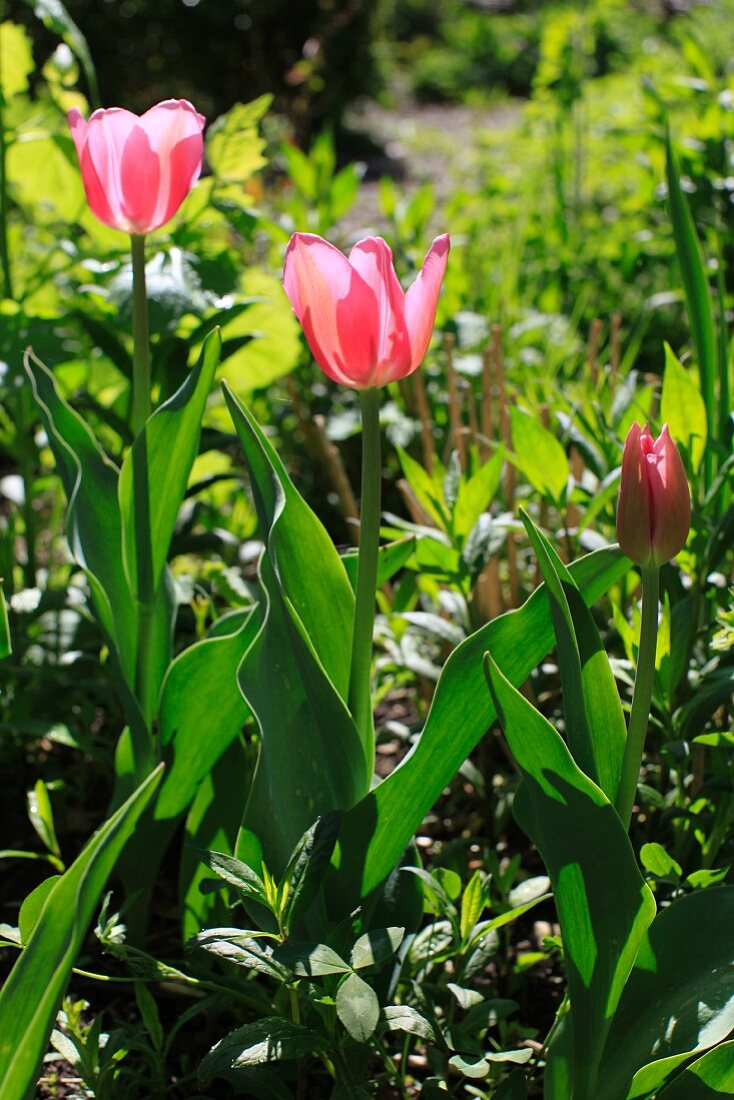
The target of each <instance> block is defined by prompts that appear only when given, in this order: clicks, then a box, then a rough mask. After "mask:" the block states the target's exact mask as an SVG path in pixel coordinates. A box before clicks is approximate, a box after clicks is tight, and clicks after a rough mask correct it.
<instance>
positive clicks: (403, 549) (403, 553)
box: [342, 535, 416, 592]
mask: <svg viewBox="0 0 734 1100" xmlns="http://www.w3.org/2000/svg"><path fill="white" fill-rule="evenodd" d="M415 546H416V539H415V538H414V537H413V536H412V535H411V536H409V537H408V538H405V539H399V540H398V541H397V542H388V543H386V545H384V546H381V547H380V549H379V550H378V551H377V587H378V588H382V586H383V584H387V582H388V581H390V580H392V578H393V577H394V576H395V574H396V573H397V572H399V570H401V569H402V568H403V566H404V565H405V563H406V562H408V561H410V559H411V557H412V555H413V552H414V550H415ZM342 564H343V565H344V568H345V569H346V571H347V576H348V577H349V584H350V587H351V589H352V592H354V591H356V588H357V567H358V565H359V551H357V550H348V551H347V553H346V554H344V555H343V556H342Z"/></svg>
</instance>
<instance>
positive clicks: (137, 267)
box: [130, 233, 150, 436]
mask: <svg viewBox="0 0 734 1100" xmlns="http://www.w3.org/2000/svg"><path fill="white" fill-rule="evenodd" d="M130 240H131V242H132V253H133V401H132V429H133V435H134V436H137V435H139V434H140V432H141V431H142V429H143V425H144V424H145V422H146V420H147V419H148V417H149V416H150V338H149V335H148V295H147V292H146V289H145V236H144V235H143V234H141V233H133V234H132V236H131V238H130Z"/></svg>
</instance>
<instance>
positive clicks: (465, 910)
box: [459, 870, 488, 940]
mask: <svg viewBox="0 0 734 1100" xmlns="http://www.w3.org/2000/svg"><path fill="white" fill-rule="evenodd" d="M487 900H488V890H487V880H486V876H485V875H484V874H483V873H482V872H481V871H480V870H476V871H475V872H474V874H473V875H472V877H471V878H470V879H469V881H468V882H467V884H466V888H465V890H464V893H463V894H462V896H461V923H460V926H459V930H460V932H461V938H462V939H463V940H465V939H466V937H467V936H468V935H469V933H470V932H471V930H472V929H473V927H474V925H475V924H476V923H477V921H478V920H479V918H480V917H481V915H482V913H483V912H484V910H485V909H486V907H487Z"/></svg>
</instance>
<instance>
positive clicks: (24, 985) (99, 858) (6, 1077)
mask: <svg viewBox="0 0 734 1100" xmlns="http://www.w3.org/2000/svg"><path fill="white" fill-rule="evenodd" d="M160 778H161V769H160V768H158V769H157V770H156V771H155V772H153V773H152V774H151V775H150V776H149V777H148V779H146V780H145V782H144V783H143V784H141V786H140V787H139V788H138V790H137V791H136V792H135V794H134V795H133V796H132V797H131V798H130V799H129V800H128V801H127V802H126V803H125V804H124V805H123V806H121V807H120V809H119V810H118V811H117V812H116V813H115V814H114V815H113V816H112V817H111V818H109V820H108V821H106V822H105V824H104V825H103V826H102V828H101V829H100V830H99V831H98V832H97V833H95V835H94V836H93V837H92V839H91V840H90V841H89V843H88V844H87V845H86V847H85V848H84V850H83V851H82V852H81V854H80V855H79V856H78V857H77V858H76V859H75V860H74V862H73V863H72V865H71V867H70V868H69V870H68V871H67V872H66V873H65V874H64V875H62V877H61V878H60V879H59V880H58V882H56V884H55V885H54V887H53V889H52V890H51V891H50V892H49V894H48V897H47V899H46V902H45V904H44V906H43V909H42V910H41V913H40V916H39V917H38V920H37V922H36V924H35V927H34V929H33V932H32V933H31V936H30V939H29V941H28V944H27V945H26V947H25V948H24V949H23V952H22V954H21V955H20V958H19V959H18V960H17V962H16V964H15V966H14V967H13V969H12V970H11V972H10V975H9V976H8V979H7V981H6V982H5V984H4V986H3V988H2V991H0V1095H2V1097H3V1100H25V1097H27V1095H28V1091H29V1090H30V1089H31V1087H32V1086H33V1084H34V1082H35V1077H36V1073H37V1071H38V1067H39V1065H40V1063H41V1059H42V1057H43V1054H44V1052H45V1050H46V1044H47V1042H48V1037H49V1034H50V1032H51V1028H52V1027H53V1024H54V1020H55V1018H56V1012H57V1011H58V1007H59V1004H60V1003H61V998H62V996H63V993H64V990H65V988H66V983H67V981H68V978H69V974H70V973H71V968H72V966H73V965H74V960H75V959H76V956H77V954H78V952H79V949H80V947H81V945H82V942H83V940H84V936H85V934H86V931H87V928H88V926H89V922H90V921H91V919H92V916H93V915H94V910H95V907H96V905H97V903H98V901H99V897H100V894H101V893H102V890H103V888H104V884H105V882H106V881H107V878H108V876H109V874H110V872H111V871H112V869H113V867H114V865H115V862H116V860H117V857H118V855H119V853H120V851H121V850H122V847H123V845H124V844H125V842H126V840H127V839H128V837H130V836H131V834H132V832H133V830H134V829H135V825H136V823H137V821H138V818H139V817H140V815H141V813H142V812H143V810H144V809H145V807H146V806H147V805H148V803H149V802H150V799H151V798H152V796H153V794H154V792H155V790H156V787H157V786H158V783H159V781H160Z"/></svg>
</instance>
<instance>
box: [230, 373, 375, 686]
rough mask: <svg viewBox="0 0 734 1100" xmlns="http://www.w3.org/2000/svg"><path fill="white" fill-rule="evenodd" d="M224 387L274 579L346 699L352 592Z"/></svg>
mask: <svg viewBox="0 0 734 1100" xmlns="http://www.w3.org/2000/svg"><path fill="white" fill-rule="evenodd" d="M223 390H224V396H225V398H226V401H227V406H228V408H229V411H230V413H231V415H232V419H233V421H234V424H235V428H236V429H237V434H238V436H239V438H240V442H241V444H242V449H243V451H244V455H245V460H246V462H247V468H248V471H249V474H250V479H251V484H252V492H253V496H254V498H255V507H256V509H257V514H258V519H259V521H260V526H261V528H262V532H263V537H264V538H265V541H266V543H267V548H268V555H269V557H270V561H271V563H272V567H273V570H274V574H275V579H276V580H277V583H278V586H279V588H280V591H281V593H282V596H283V598H284V599H285V600H286V601H287V602H288V604H289V605H290V607H291V610H292V611H293V612H295V615H296V616H297V620H298V623H299V627H300V628H301V629H302V631H303V632H304V633H305V635H306V636H307V637H308V639H309V642H310V644H311V646H312V648H313V651H314V653H315V654H316V656H317V658H318V660H319V662H320V663H321V665H322V666H323V668H324V671H325V672H326V674H327V676H328V677H329V679H330V680H331V682H332V684H333V685H334V687H335V688H336V690H337V691H338V692H339V694H340V695H341V697H342V699H345V700H346V698H347V692H348V687H349V662H350V655H351V647H352V619H353V617H354V594H353V592H352V589H351V586H350V584H349V580H348V578H347V574H346V571H345V569H344V565H343V563H342V561H341V559H340V557H339V555H338V553H337V551H336V549H335V547H334V545H333V543H332V541H331V539H330V538H329V535H328V534H327V532H326V530H325V528H324V527H323V525H322V524H321V522H320V521H319V520H318V519H317V517H316V516H315V515H314V513H313V512H312V511H311V509H310V508H309V507H308V505H307V504H306V502H305V501H304V500H303V498H302V497H301V496H300V494H299V493H298V492H297V490H296V489H295V487H294V485H293V483H292V481H291V480H290V478H289V477H288V474H287V473H286V470H285V467H284V466H283V463H282V462H281V461H280V458H279V457H278V455H277V454H276V453H275V451H274V450H273V448H272V446H271V445H270V443H269V442H268V440H267V438H266V436H265V434H264V433H263V431H262V429H261V428H260V427H259V425H258V424H257V422H256V421H255V420H254V418H253V417H252V416H251V415H250V413H249V412H248V411H247V409H246V408H244V407H243V406H242V405H240V403H239V402H238V401H237V399H236V398H235V397H234V395H233V394H232V393H231V391H230V390H229V389H228V388H227V386H226V384H225V385H223ZM281 517H282V518H281Z"/></svg>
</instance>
